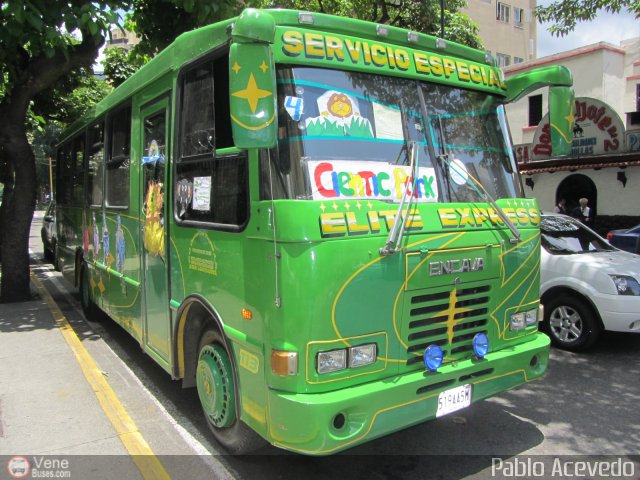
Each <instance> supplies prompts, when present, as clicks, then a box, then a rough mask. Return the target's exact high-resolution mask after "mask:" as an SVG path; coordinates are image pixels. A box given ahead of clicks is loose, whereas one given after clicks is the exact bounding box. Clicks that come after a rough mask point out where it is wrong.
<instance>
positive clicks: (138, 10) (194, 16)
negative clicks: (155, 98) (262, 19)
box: [125, 0, 244, 55]
mask: <svg viewBox="0 0 640 480" xmlns="http://www.w3.org/2000/svg"><path fill="white" fill-rule="evenodd" d="M243 8H244V5H243V2H237V1H234V0H222V1H215V2H212V1H210V0H133V10H132V13H130V14H129V15H127V22H126V24H125V27H126V28H127V29H128V30H131V31H133V32H135V33H136V34H137V35H138V36H139V37H140V38H141V42H140V43H139V44H138V45H136V46H135V47H134V51H135V52H137V53H140V54H143V55H154V54H156V53H157V52H159V51H160V50H162V49H163V48H165V47H167V46H168V45H169V44H170V43H171V42H173V40H174V39H175V38H176V37H177V36H178V35H180V34H181V33H184V32H186V31H189V30H193V29H194V28H198V27H202V26H205V25H209V24H211V23H214V22H217V21H219V20H224V19H226V18H230V17H232V16H234V15H236V14H237V13H239V12H240V11H242V9H243Z"/></svg>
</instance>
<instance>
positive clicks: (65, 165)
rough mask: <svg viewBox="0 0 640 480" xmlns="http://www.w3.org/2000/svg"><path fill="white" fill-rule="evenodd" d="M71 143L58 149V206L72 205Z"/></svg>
mask: <svg viewBox="0 0 640 480" xmlns="http://www.w3.org/2000/svg"><path fill="white" fill-rule="evenodd" d="M71 145H72V144H71V143H70V142H69V143H66V144H64V145H61V146H60V148H59V149H58V182H57V186H56V198H57V201H58V205H71V203H72V198H73V195H72V194H73V189H72V180H73V169H72V165H71V162H70V158H71Z"/></svg>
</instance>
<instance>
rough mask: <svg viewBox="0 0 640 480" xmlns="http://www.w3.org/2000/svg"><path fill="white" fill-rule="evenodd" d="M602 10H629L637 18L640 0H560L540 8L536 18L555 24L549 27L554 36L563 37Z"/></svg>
mask: <svg viewBox="0 0 640 480" xmlns="http://www.w3.org/2000/svg"><path fill="white" fill-rule="evenodd" d="M601 9H604V10H605V11H607V12H610V13H619V12H621V11H623V10H624V9H627V10H629V12H631V13H632V14H634V15H635V16H636V18H638V17H640V1H638V0H558V1H556V2H553V3H551V4H550V5H548V6H546V7H543V6H538V7H537V8H536V16H537V17H538V21H539V22H541V23H542V22H550V23H553V25H551V27H549V32H551V34H552V35H556V36H558V37H563V36H565V35H566V34H568V33H569V32H571V31H572V30H573V29H574V28H575V27H576V23H578V22H584V21H590V20H593V19H594V18H596V16H597V15H598V13H599V10H601Z"/></svg>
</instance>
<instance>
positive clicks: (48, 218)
mask: <svg viewBox="0 0 640 480" xmlns="http://www.w3.org/2000/svg"><path fill="white" fill-rule="evenodd" d="M44 221H45V222H53V215H45V216H44Z"/></svg>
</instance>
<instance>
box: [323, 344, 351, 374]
mask: <svg viewBox="0 0 640 480" xmlns="http://www.w3.org/2000/svg"><path fill="white" fill-rule="evenodd" d="M345 368H347V350H346V349H344V348H341V349H340V350H330V351H328V352H318V373H330V372H337V371H338V370H344V369H345Z"/></svg>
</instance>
